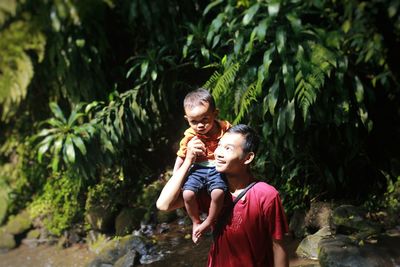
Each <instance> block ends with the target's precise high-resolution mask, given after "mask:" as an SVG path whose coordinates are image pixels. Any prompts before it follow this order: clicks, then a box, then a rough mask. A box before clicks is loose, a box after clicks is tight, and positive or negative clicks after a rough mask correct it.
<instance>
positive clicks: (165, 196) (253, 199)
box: [157, 125, 288, 267]
mask: <svg viewBox="0 0 400 267" xmlns="http://www.w3.org/2000/svg"><path fill="white" fill-rule="evenodd" d="M258 142H259V141H258V137H257V135H256V133H255V132H254V130H253V129H252V128H250V127H249V126H247V125H236V126H234V127H232V128H231V129H229V130H228V131H227V132H226V133H225V135H224V136H223V137H222V138H221V139H220V141H219V143H218V147H217V149H216V150H215V152H214V153H215V160H216V162H215V165H216V169H217V171H219V172H221V173H223V174H225V176H226V180H227V183H228V188H229V192H230V194H228V197H227V198H226V203H227V205H228V206H229V202H232V201H233V199H235V197H236V196H238V195H239V194H240V192H242V191H243V190H244V189H245V188H246V187H247V186H248V185H249V184H250V183H252V182H253V181H255V179H254V177H253V175H252V173H251V171H250V164H251V162H252V161H253V160H254V157H255V152H256V150H257V146H258ZM203 154H204V144H202V142H201V141H200V140H199V139H197V138H193V139H192V140H191V142H189V144H188V150H187V154H186V158H185V161H184V163H183V164H182V166H184V167H183V168H182V167H181V168H180V169H179V171H177V172H176V173H175V174H174V175H173V176H172V177H171V179H170V180H169V181H168V182H167V184H166V185H165V187H164V188H163V190H162V192H161V194H160V196H159V198H158V200H157V207H158V208H159V209H161V210H173V209H176V208H180V207H183V200H182V194H181V187H182V184H183V183H184V181H185V176H186V173H187V171H188V170H189V168H190V166H191V165H192V163H193V162H194V160H195V158H196V156H200V155H203ZM207 202H208V203H209V201H207V200H206V199H204V197H202V198H200V199H199V206H200V208H202V209H203V210H207V205H208V203H207ZM228 211H230V212H229V214H227V215H225V216H227V218H219V220H220V221H224V222H225V223H224V224H223V225H222V227H220V228H219V230H218V232H217V233H216V235H215V237H214V242H213V244H212V247H211V249H210V253H209V256H208V266H209V267H211V266H216V267H223V266H231V267H233V266H238V267H239V266H245V267H250V266H288V258H287V255H286V252H285V249H284V246H283V244H282V239H283V236H284V234H285V233H286V232H287V223H286V218H285V214H284V211H283V208H282V205H281V201H280V198H279V194H278V192H277V191H276V190H275V188H273V187H272V186H270V185H268V184H266V183H264V182H257V183H256V184H255V185H254V186H253V187H252V188H251V189H249V190H248V191H247V192H246V194H245V195H244V196H243V197H242V198H241V199H240V200H239V201H238V202H237V204H236V205H235V206H234V207H233V209H232V210H229V209H228ZM222 214H224V212H223V213H222Z"/></svg>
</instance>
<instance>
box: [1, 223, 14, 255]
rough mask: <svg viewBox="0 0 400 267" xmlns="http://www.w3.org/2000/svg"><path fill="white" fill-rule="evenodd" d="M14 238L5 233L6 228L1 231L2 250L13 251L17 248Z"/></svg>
mask: <svg viewBox="0 0 400 267" xmlns="http://www.w3.org/2000/svg"><path fill="white" fill-rule="evenodd" d="M16 245H17V244H16V242H15V239H14V236H13V235H12V234H10V233H8V232H6V231H5V229H4V228H1V229H0V250H9V249H13V248H15V246H16Z"/></svg>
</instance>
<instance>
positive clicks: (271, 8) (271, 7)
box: [268, 1, 281, 17]
mask: <svg viewBox="0 0 400 267" xmlns="http://www.w3.org/2000/svg"><path fill="white" fill-rule="evenodd" d="M280 7H281V3H280V2H279V1H274V3H268V14H269V16H270V17H275V16H276V15H278V13H279V9H280Z"/></svg>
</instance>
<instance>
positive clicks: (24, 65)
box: [0, 21, 45, 121]
mask: <svg viewBox="0 0 400 267" xmlns="http://www.w3.org/2000/svg"><path fill="white" fill-rule="evenodd" d="M44 49H45V38H44V35H42V34H41V33H40V32H37V31H34V30H33V29H32V28H31V27H30V26H29V25H28V24H27V23H25V22H23V21H17V22H14V23H12V24H11V25H10V26H9V27H8V28H7V29H5V30H4V31H2V32H0V58H1V60H0V105H1V106H2V118H0V119H1V120H3V121H6V120H8V119H9V118H10V117H11V116H12V115H13V112H14V111H15V110H16V109H17V108H18V106H19V103H20V102H21V101H22V100H23V99H24V98H25V96H26V94H27V90H28V86H29V84H30V82H31V80H32V78H33V75H34V68H33V62H32V60H31V58H30V57H29V56H28V54H27V52H26V51H28V50H29V51H31V52H32V51H34V52H36V54H37V57H38V59H39V60H42V59H43V56H44Z"/></svg>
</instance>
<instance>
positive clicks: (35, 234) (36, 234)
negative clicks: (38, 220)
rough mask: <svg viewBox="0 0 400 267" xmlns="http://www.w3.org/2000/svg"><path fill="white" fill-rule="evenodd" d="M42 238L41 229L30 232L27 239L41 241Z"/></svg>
mask: <svg viewBox="0 0 400 267" xmlns="http://www.w3.org/2000/svg"><path fill="white" fill-rule="evenodd" d="M39 237H40V230H39V229H33V230H30V231H29V232H28V234H27V235H26V238H27V239H39Z"/></svg>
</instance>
